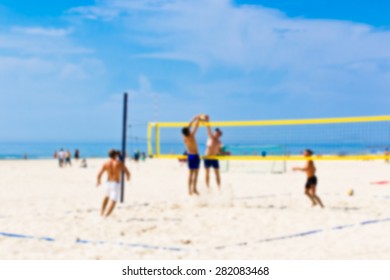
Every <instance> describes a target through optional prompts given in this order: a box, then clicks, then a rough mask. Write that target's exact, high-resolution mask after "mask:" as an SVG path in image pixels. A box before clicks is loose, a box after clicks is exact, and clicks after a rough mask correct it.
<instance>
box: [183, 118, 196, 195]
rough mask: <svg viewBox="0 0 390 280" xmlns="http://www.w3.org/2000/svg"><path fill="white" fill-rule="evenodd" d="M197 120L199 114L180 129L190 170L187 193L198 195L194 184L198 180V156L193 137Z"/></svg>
mask: <svg viewBox="0 0 390 280" xmlns="http://www.w3.org/2000/svg"><path fill="white" fill-rule="evenodd" d="M199 121H200V115H197V116H195V117H194V118H193V119H192V120H191V122H190V123H189V124H188V126H186V127H183V129H182V134H183V141H184V144H185V146H186V148H187V163H188V168H189V170H190V174H189V176H188V193H189V195H193V194H196V195H199V193H198V190H197V189H196V184H197V180H198V173H199V165H200V157H199V152H198V144H197V142H196V139H195V134H196V131H197V130H198V127H199ZM192 126H193V127H192Z"/></svg>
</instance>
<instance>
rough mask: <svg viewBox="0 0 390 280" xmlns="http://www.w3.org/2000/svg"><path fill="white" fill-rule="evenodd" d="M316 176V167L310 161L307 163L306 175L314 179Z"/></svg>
mask: <svg viewBox="0 0 390 280" xmlns="http://www.w3.org/2000/svg"><path fill="white" fill-rule="evenodd" d="M315 174H316V167H315V165H314V162H313V161H312V160H308V161H307V163H306V175H307V178H310V177H313V176H315Z"/></svg>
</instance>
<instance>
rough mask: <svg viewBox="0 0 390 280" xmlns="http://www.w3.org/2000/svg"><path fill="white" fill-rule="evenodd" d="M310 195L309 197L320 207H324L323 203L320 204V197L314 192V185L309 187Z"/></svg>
mask: <svg viewBox="0 0 390 280" xmlns="http://www.w3.org/2000/svg"><path fill="white" fill-rule="evenodd" d="M310 195H311V197H312V198H313V200H314V201H315V202H316V204H317V203H318V204H319V205H320V206H321V208H324V204H322V201H321V199H320V198H319V197H318V195H317V194H316V186H313V187H312V188H311V189H310Z"/></svg>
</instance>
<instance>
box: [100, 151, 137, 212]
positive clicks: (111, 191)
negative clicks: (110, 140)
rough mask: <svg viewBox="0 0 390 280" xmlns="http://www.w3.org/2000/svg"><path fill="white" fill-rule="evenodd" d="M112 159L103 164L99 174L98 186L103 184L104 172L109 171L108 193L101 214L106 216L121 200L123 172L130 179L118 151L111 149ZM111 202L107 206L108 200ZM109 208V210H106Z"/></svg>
mask: <svg viewBox="0 0 390 280" xmlns="http://www.w3.org/2000/svg"><path fill="white" fill-rule="evenodd" d="M108 155H109V157H110V159H109V160H108V161H107V162H106V163H104V164H103V166H102V169H101V170H100V172H99V174H98V176H97V186H100V185H101V178H102V175H103V173H104V172H107V177H108V178H107V182H106V195H105V197H104V199H103V203H102V208H101V212H100V214H101V215H102V216H104V217H108V216H109V215H110V214H111V213H112V211H113V210H114V208H115V205H116V203H117V202H118V200H119V194H120V178H121V172H122V171H124V172H125V174H126V178H127V181H130V172H129V170H128V169H127V168H126V166H125V165H124V164H123V163H122V162H121V161H120V160H118V156H119V154H118V152H117V151H115V150H110V151H109V153H108ZM109 201H110V202H111V203H110V205H109V207H108V208H107V205H108V202H109ZM106 208H107V211H106Z"/></svg>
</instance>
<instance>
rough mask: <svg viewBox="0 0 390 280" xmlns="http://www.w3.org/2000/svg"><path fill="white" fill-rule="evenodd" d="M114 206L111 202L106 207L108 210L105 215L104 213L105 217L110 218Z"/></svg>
mask: <svg viewBox="0 0 390 280" xmlns="http://www.w3.org/2000/svg"><path fill="white" fill-rule="evenodd" d="M115 205H116V202H115V201H113V200H111V204H110V206H109V207H108V210H107V213H106V217H108V216H110V214H111V213H112V210H114V208H115Z"/></svg>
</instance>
